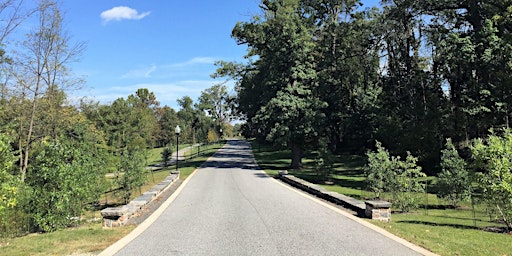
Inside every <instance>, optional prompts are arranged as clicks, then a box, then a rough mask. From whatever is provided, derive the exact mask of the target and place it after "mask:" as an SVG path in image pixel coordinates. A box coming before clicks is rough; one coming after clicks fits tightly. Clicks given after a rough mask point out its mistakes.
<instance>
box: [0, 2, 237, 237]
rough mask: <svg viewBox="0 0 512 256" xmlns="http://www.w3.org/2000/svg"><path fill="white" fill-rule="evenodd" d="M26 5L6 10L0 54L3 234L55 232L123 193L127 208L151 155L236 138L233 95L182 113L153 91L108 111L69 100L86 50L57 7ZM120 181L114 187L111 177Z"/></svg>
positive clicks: (183, 106) (189, 103) (208, 97)
mask: <svg viewBox="0 0 512 256" xmlns="http://www.w3.org/2000/svg"><path fill="white" fill-rule="evenodd" d="M27 6H29V5H27V4H25V3H23V1H17V0H6V1H1V4H0V16H2V17H3V19H2V22H1V23H0V24H1V25H0V39H1V40H3V41H2V45H4V46H5V45H7V44H16V45H17V46H18V47H16V51H14V50H12V51H7V50H5V49H11V48H7V47H3V48H2V49H4V50H2V51H0V55H1V56H0V57H1V58H0V65H1V67H2V68H1V69H0V77H1V81H2V82H1V83H0V131H1V133H0V233H1V234H2V235H8V236H16V235H22V234H24V232H27V231H43V232H48V231H54V230H57V229H61V228H65V227H67V226H69V225H71V224H73V223H76V222H77V221H80V217H81V216H82V214H83V212H84V211H85V210H86V209H90V207H98V206H99V205H98V204H99V203H100V202H99V200H100V198H101V197H102V196H103V194H104V193H105V192H106V191H107V190H109V189H111V188H112V186H114V188H118V189H116V190H117V192H118V193H117V194H118V196H119V197H120V198H121V199H122V200H124V201H125V202H126V201H128V200H129V198H130V196H131V193H132V191H133V190H134V189H137V188H139V187H140V186H141V185H143V183H144V182H145V179H146V177H147V174H148V170H147V168H146V166H147V161H146V159H147V157H148V154H147V153H148V149H151V148H154V147H167V148H168V149H170V150H171V151H172V149H173V148H175V147H172V146H171V145H172V144H173V143H174V141H175V136H176V135H175V134H174V127H176V125H179V126H180V127H181V128H182V133H181V134H180V143H207V142H211V141H216V139H217V138H218V137H219V136H220V134H219V131H220V129H221V128H222V129H223V133H224V135H228V136H229V135H231V134H232V127H231V125H229V123H228V122H229V118H230V111H229V109H228V106H229V104H228V101H229V99H230V96H229V95H228V92H227V89H226V86H225V85H223V84H217V85H214V86H212V87H211V88H208V89H206V90H204V91H203V92H202V93H201V96H200V97H199V99H198V101H197V102H194V101H193V100H192V99H191V98H190V97H188V96H185V97H182V98H181V99H179V100H178V104H179V106H180V109H179V110H178V111H176V110H174V109H173V108H170V107H168V106H160V104H159V102H158V100H157V98H156V96H155V95H154V93H153V92H151V91H149V90H148V89H146V88H141V89H138V90H137V91H136V92H134V93H133V94H131V95H129V96H127V97H126V98H118V99H116V100H114V101H113V102H112V103H110V104H101V103H99V102H95V101H92V100H87V99H82V100H81V101H80V102H70V101H69V100H68V93H69V92H70V91H73V90H75V89H76V88H78V86H81V85H82V84H83V80H82V79H80V78H76V76H74V75H73V73H72V71H71V70H70V68H69V66H70V64H71V63H72V62H76V61H79V58H80V56H81V55H82V54H83V53H84V51H85V44H84V43H82V42H78V43H74V42H73V41H72V40H71V37H70V36H69V35H68V34H67V31H65V30H64V28H63V24H64V17H63V15H62V11H61V9H60V6H59V4H58V3H57V2H56V1H53V0H39V1H37V5H36V7H35V8H34V9H28V7H27ZM29 18H30V19H32V20H36V21H37V23H36V25H35V26H34V27H33V28H32V29H31V30H30V32H29V33H28V34H27V35H26V37H25V39H24V40H23V41H22V42H10V41H9V40H8V39H7V38H8V34H9V33H11V32H12V31H14V30H15V29H16V28H17V27H18V26H20V25H21V24H24V22H25V21H26V20H27V19H29ZM107 173H111V174H114V176H115V178H114V181H113V183H114V184H113V185H112V184H111V182H110V181H107V179H106V174H107Z"/></svg>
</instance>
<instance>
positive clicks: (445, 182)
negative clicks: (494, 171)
mask: <svg viewBox="0 0 512 256" xmlns="http://www.w3.org/2000/svg"><path fill="white" fill-rule="evenodd" d="M441 169H442V170H441V173H439V175H438V180H437V185H438V192H437V195H438V196H439V197H441V198H444V199H446V200H448V202H449V203H450V205H451V206H453V207H457V206H458V204H459V202H461V201H463V200H466V199H467V198H469V197H470V196H471V175H470V174H469V172H468V170H466V162H465V161H464V159H462V157H460V156H459V153H458V152H457V149H455V146H454V145H453V143H452V141H451V139H447V140H446V146H445V149H443V150H442V151H441Z"/></svg>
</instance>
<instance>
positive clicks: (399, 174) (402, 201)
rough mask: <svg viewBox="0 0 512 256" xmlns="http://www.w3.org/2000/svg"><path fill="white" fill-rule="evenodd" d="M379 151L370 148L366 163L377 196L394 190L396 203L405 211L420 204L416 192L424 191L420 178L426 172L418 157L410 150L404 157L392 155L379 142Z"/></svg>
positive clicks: (369, 181) (371, 187)
mask: <svg viewBox="0 0 512 256" xmlns="http://www.w3.org/2000/svg"><path fill="white" fill-rule="evenodd" d="M376 147H377V151H376V152H371V151H370V152H368V153H367V154H366V155H367V156H368V164H367V166H366V167H365V173H366V179H367V184H368V187H369V189H370V191H373V192H374V193H375V195H376V196H377V197H379V196H380V195H381V194H382V193H384V192H388V193H391V196H392V199H393V204H395V205H398V208H399V209H400V210H401V211H402V212H409V211H410V210H412V209H415V208H417V207H418V204H419V199H418V196H417V193H420V192H424V191H425V187H424V184H422V181H421V178H423V177H426V175H425V174H424V173H423V172H421V167H420V166H418V165H417V162H418V158H416V157H414V156H412V155H411V154H410V153H409V152H407V157H406V159H405V161H402V160H400V156H391V155H390V154H389V152H388V151H387V150H386V149H385V148H384V147H383V146H382V145H381V143H380V142H377V143H376Z"/></svg>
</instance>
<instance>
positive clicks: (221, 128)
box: [219, 128, 222, 142]
mask: <svg viewBox="0 0 512 256" xmlns="http://www.w3.org/2000/svg"><path fill="white" fill-rule="evenodd" d="M219 131H220V141H221V142H222V128H220V130H219Z"/></svg>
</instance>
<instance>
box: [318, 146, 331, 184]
mask: <svg viewBox="0 0 512 256" xmlns="http://www.w3.org/2000/svg"><path fill="white" fill-rule="evenodd" d="M320 144H321V145H320V147H319V149H318V154H317V156H316V158H315V171H316V173H317V174H318V175H320V177H321V178H322V179H323V180H325V181H330V180H331V175H332V172H333V170H334V162H335V161H336V156H335V155H334V154H333V153H332V152H331V151H330V150H329V149H328V148H327V146H326V145H325V144H324V143H320ZM322 144H324V145H322Z"/></svg>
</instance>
